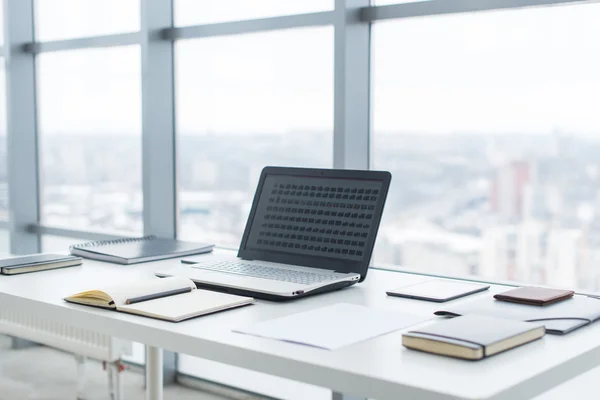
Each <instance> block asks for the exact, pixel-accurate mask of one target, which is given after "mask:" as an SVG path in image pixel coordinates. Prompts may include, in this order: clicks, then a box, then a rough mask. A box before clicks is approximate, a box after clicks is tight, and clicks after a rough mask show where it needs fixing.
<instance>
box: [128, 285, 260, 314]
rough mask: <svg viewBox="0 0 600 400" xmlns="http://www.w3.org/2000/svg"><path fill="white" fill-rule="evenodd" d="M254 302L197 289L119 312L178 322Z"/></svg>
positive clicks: (142, 303) (129, 306)
mask: <svg viewBox="0 0 600 400" xmlns="http://www.w3.org/2000/svg"><path fill="white" fill-rule="evenodd" d="M252 302H254V299H252V298H251V297H242V296H235V295H231V294H226V293H218V292H211V291H208V290H200V289H196V290H192V291H191V292H189V293H183V294H178V295H175V296H168V297H162V298H160V299H154V300H148V301H144V302H141V303H135V304H130V305H122V306H118V307H117V310H118V311H122V312H126V313H131V314H138V315H143V316H146V317H152V318H158V319H164V320H167V321H173V322H176V321H183V320H185V319H188V318H193V317H197V316H200V315H205V314H210V313H213V312H216V311H221V310H226V309H228V308H233V307H238V306H241V305H245V304H250V303H252Z"/></svg>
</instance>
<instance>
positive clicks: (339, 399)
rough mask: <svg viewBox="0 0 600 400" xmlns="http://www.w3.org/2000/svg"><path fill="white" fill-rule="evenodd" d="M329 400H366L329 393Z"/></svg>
mask: <svg viewBox="0 0 600 400" xmlns="http://www.w3.org/2000/svg"><path fill="white" fill-rule="evenodd" d="M331 400H367V399H365V398H364V397H356V396H348V395H347V394H343V393H338V392H331Z"/></svg>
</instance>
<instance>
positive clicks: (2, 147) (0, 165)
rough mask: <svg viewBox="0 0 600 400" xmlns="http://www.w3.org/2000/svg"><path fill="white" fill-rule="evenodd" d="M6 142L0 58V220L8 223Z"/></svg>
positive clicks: (3, 77) (2, 77) (4, 83)
mask: <svg viewBox="0 0 600 400" xmlns="http://www.w3.org/2000/svg"><path fill="white" fill-rule="evenodd" d="M6 155H7V142H6V75H5V73H4V59H3V58H2V57H0V220H3V221H8V168H7V167H8V165H7V164H8V162H7V159H6Z"/></svg>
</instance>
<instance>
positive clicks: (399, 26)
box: [36, 0, 600, 134]
mask: <svg viewBox="0 0 600 400" xmlns="http://www.w3.org/2000/svg"><path fill="white" fill-rule="evenodd" d="M395 2H398V1H395ZM381 3H382V1H381V0H378V4H381ZM332 4H333V1H332V0H303V1H298V0H293V1H292V0H260V1H258V0H252V1H250V0H227V1H225V0H219V1H216V0H214V1H208V0H204V1H198V0H176V6H177V7H176V12H175V17H176V22H177V23H179V24H196V23H212V22H219V21H223V20H235V19H240V18H256V17H265V16H273V15H282V14H288V13H295V12H312V11H320V10H327V9H330V8H331V7H332ZM138 7H139V4H138V2H137V1H132V0H86V1H82V0H37V21H38V30H37V32H36V33H37V35H38V37H39V38H40V39H45V40H51V39H61V38H68V37H77V36H84V35H85V36H89V35H97V34H107V33H115V32H123V31H133V30H137V29H139V10H138ZM598 21H600V4H598V3H596V4H586V5H574V6H560V7H550V8H536V9H525V10H516V11H515V10H513V11H502V12H486V13H477V14H468V15H453V16H444V17H427V18H414V19H409V20H396V21H389V22H380V23H376V24H375V25H374V27H373V44H372V49H373V60H372V61H373V64H372V71H373V80H372V82H373V118H374V128H375V131H376V132H397V131H399V130H402V131H418V132H435V133H449V132H455V131H470V132H474V133H482V134H485V133H503V132H511V133H512V132H528V133H548V132H551V131H553V130H555V129H561V130H563V131H565V132H572V133H583V134H586V133H592V134H593V133H596V134H598V133H600V112H598V110H599V109H600V73H598V71H600V40H598V38H599V37H600V24H598ZM140 74H141V73H140V52H139V48H138V47H137V46H130V47H125V48H108V49H90V50H78V51H70V52H60V53H45V54H42V55H40V56H39V63H38V75H39V102H40V126H41V130H42V133H46V134H50V133H56V132H63V133H81V134H86V133H87V134H91V133H126V134H139V133H140V132H141V122H140V119H141V113H140V90H141V88H140ZM176 85H177V96H176V100H177V119H178V128H179V131H180V132H182V133H187V134H189V133H196V134H203V133H209V132H212V133H235V134H243V133H248V134H255V133H285V132H292V131H302V130H317V129H318V130H332V127H333V29H332V28H331V27H319V28H305V29H294V30H286V31H276V32H267V33H259V34H251V35H240V36H229V37H216V38H209V39H197V40H188V41H180V42H178V43H177V44H176Z"/></svg>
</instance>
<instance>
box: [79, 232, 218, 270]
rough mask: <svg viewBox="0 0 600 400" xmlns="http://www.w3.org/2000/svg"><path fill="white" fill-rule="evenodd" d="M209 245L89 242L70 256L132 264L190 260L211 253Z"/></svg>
mask: <svg viewBox="0 0 600 400" xmlns="http://www.w3.org/2000/svg"><path fill="white" fill-rule="evenodd" d="M213 247H214V245H213V244H208V243H193V242H184V241H182V240H176V239H163V238H157V237H154V236H147V237H143V238H131V239H120V240H113V241H106V242H89V243H84V244H80V245H74V246H71V248H70V251H71V254H75V255H79V256H82V257H87V258H91V259H97V260H103V261H111V262H117V263H121V264H133V263H138V262H145V261H154V260H161V259H165V258H173V257H181V256H188V255H192V254H201V253H207V252H210V251H212V249H213Z"/></svg>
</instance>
